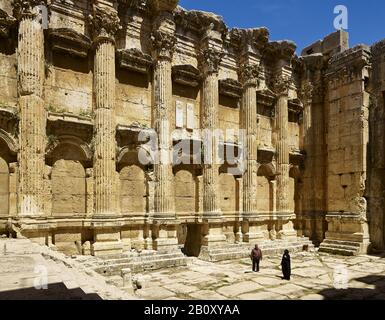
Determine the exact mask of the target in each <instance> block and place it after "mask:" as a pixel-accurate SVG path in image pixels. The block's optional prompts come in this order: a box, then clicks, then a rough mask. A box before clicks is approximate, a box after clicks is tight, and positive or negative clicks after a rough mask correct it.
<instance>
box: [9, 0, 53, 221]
mask: <svg viewBox="0 0 385 320" xmlns="http://www.w3.org/2000/svg"><path fill="white" fill-rule="evenodd" d="M42 2H43V1H29V2H28V3H27V2H26V1H14V2H13V5H14V13H15V16H16V18H17V19H18V20H19V36H18V48H17V65H18V70H17V73H18V96H19V108H20V125H19V133H20V136H19V142H20V152H19V154H18V157H19V159H18V161H19V168H20V171H19V172H20V174H19V201H18V211H19V215H20V216H34V215H42V214H43V213H44V210H43V202H44V182H43V175H44V168H45V145H46V114H45V108H44V100H43V84H44V77H45V69H44V66H45V64H44V34H43V27H42V25H41V23H40V22H38V19H37V14H36V13H35V10H34V7H35V6H36V5H38V4H40V3H42ZM36 12H37V11H36Z"/></svg>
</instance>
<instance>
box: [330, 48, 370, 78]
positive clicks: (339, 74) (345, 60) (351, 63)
mask: <svg viewBox="0 0 385 320" xmlns="http://www.w3.org/2000/svg"><path fill="white" fill-rule="evenodd" d="M370 58H371V52H370V48H369V47H368V46H365V45H358V46H356V47H354V48H351V49H349V50H346V51H344V52H341V53H339V54H337V55H334V56H333V57H332V58H331V59H330V60H329V64H328V69H327V71H326V78H327V79H328V80H333V79H335V80H338V79H342V80H343V81H344V83H348V82H350V81H352V80H354V79H355V78H357V79H361V78H362V71H363V69H364V68H365V67H369V66H370Z"/></svg>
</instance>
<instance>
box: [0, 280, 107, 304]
mask: <svg viewBox="0 0 385 320" xmlns="http://www.w3.org/2000/svg"><path fill="white" fill-rule="evenodd" d="M0 300H102V299H101V298H100V297H99V296H98V295H97V294H95V293H93V294H86V293H85V292H84V291H83V290H81V289H80V288H76V289H67V287H66V286H65V285H64V284H63V283H54V284H49V285H48V288H47V289H42V290H37V289H35V288H24V289H17V290H10V291H2V292H0Z"/></svg>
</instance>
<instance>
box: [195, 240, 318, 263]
mask: <svg viewBox="0 0 385 320" xmlns="http://www.w3.org/2000/svg"><path fill="white" fill-rule="evenodd" d="M258 246H259V248H261V250H262V252H263V254H264V255H265V256H268V255H281V254H283V251H284V250H285V249H288V250H289V251H290V252H299V251H303V250H304V246H307V248H308V250H312V249H314V246H313V244H312V243H311V241H310V240H309V239H308V238H305V237H302V238H296V239H291V240H274V241H261V242H258ZM253 247H254V245H253V244H247V243H238V244H228V245H227V246H226V247H218V248H210V249H209V250H207V248H202V250H201V253H200V255H199V258H200V259H202V260H205V261H211V262H215V261H223V260H232V259H243V258H247V257H249V256H250V252H251V249H252V248H253Z"/></svg>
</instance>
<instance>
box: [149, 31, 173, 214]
mask: <svg viewBox="0 0 385 320" xmlns="http://www.w3.org/2000/svg"><path fill="white" fill-rule="evenodd" d="M175 41H176V40H175V37H174V35H172V34H168V33H166V32H155V33H154V34H153V45H154V48H155V51H154V58H155V59H156V62H155V68H154V100H155V101H154V102H155V106H154V107H155V110H154V111H155V113H154V114H155V117H154V127H155V130H156V132H157V135H158V147H159V148H158V152H159V153H158V159H157V160H158V161H157V163H156V164H155V166H154V174H155V183H156V184H155V214H154V216H155V217H161V218H175V204H174V194H173V192H172V187H173V173H172V161H171V160H172V159H171V157H170V152H171V150H172V137H171V128H170V116H171V114H172V113H171V110H172V109H171V107H172V77H171V67H172V65H171V60H172V54H173V50H174V46H175Z"/></svg>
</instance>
